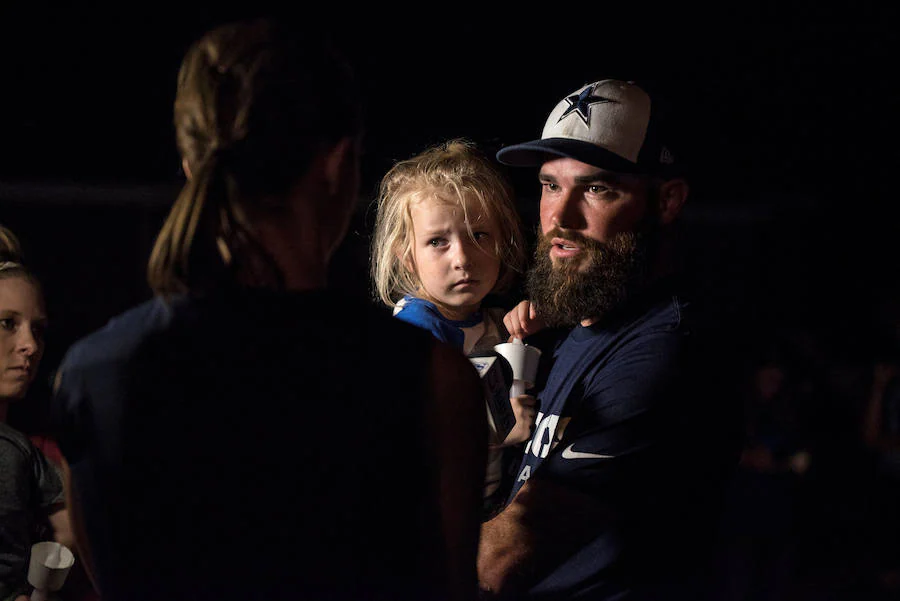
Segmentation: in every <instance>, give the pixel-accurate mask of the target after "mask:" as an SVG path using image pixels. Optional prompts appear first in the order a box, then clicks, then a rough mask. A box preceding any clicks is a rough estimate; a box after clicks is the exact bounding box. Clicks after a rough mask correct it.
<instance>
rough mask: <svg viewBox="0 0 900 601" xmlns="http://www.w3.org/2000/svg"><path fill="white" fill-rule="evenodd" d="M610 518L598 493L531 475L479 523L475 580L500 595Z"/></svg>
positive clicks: (545, 569)
mask: <svg viewBox="0 0 900 601" xmlns="http://www.w3.org/2000/svg"><path fill="white" fill-rule="evenodd" d="M607 524H608V509H606V508H604V506H603V505H602V504H601V503H599V502H598V501H597V500H596V499H594V498H593V497H591V496H588V495H586V494H584V493H581V492H578V491H575V490H572V489H571V488H569V487H566V486H564V485H562V484H558V483H555V482H551V481H547V480H529V481H528V482H526V483H525V485H524V486H522V488H521V490H519V492H518V494H517V495H516V497H515V498H514V499H513V500H512V502H510V504H509V505H508V506H507V507H506V508H505V509H504V510H503V511H502V512H500V513H499V514H498V515H497V516H495V517H494V518H493V519H491V520H488V521H487V522H485V523H484V524H482V526H481V540H480V544H479V549H478V581H479V585H480V586H481V588H482V589H483V590H486V591H489V592H491V593H493V594H495V595H497V596H499V597H501V598H503V597H510V596H512V597H514V596H515V595H516V594H517V593H519V592H521V591H523V590H527V589H528V588H529V587H530V586H531V585H533V584H535V583H536V582H537V581H538V580H539V579H541V578H543V577H544V576H546V575H547V574H548V573H549V572H550V571H551V570H552V569H553V568H554V567H555V566H556V565H558V564H559V563H560V562H561V561H563V560H564V558H565V557H568V556H570V555H571V554H573V553H574V552H576V551H577V550H578V549H580V548H581V547H582V546H583V545H584V544H587V543H588V542H589V541H590V540H591V539H592V538H594V537H595V536H596V535H597V533H598V532H599V531H600V530H601V529H602V528H603V527H604V526H605V525H607Z"/></svg>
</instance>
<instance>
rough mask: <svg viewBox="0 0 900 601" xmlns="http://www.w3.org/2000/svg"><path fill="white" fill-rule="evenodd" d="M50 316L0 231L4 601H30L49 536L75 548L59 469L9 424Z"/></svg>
mask: <svg viewBox="0 0 900 601" xmlns="http://www.w3.org/2000/svg"><path fill="white" fill-rule="evenodd" d="M46 327H47V313H46V310H45V305H44V296H43V293H42V291H41V286H40V284H39V283H38V281H37V279H36V278H35V277H34V275H33V274H32V273H31V271H29V270H28V268H27V267H25V264H24V263H23V260H22V253H21V248H20V246H19V241H18V239H17V238H16V236H15V235H14V234H13V233H12V232H11V231H10V230H8V229H7V228H5V227H3V226H0V599H2V600H3V601H7V600H12V599H16V600H17V601H21V600H23V599H27V598H28V597H27V594H28V593H30V592H31V585H29V584H28V581H27V580H26V575H27V573H28V557H29V554H30V552H31V545H33V544H34V543H36V542H39V541H40V540H43V539H44V537H42V536H41V532H42V530H45V528H44V527H45V526H46V525H47V524H49V527H50V530H52V536H53V539H54V540H56V542H58V543H61V544H63V545H65V546H67V547H69V548H73V547H74V541H73V539H72V535H71V529H70V527H69V516H68V513H67V512H66V509H65V503H64V501H65V498H64V495H63V487H62V481H61V480H60V477H59V474H58V473H57V471H56V468H54V467H53V465H52V464H51V463H50V462H49V461H48V460H47V457H45V456H44V454H43V453H42V452H41V451H40V450H38V449H37V448H36V447H35V446H34V444H32V442H31V441H30V440H29V439H28V437H27V436H26V435H25V434H23V433H21V432H19V431H18V430H16V429H14V428H12V427H10V426H9V425H8V424H7V423H6V417H7V413H8V411H9V406H10V404H11V403H15V402H17V401H19V400H21V399H23V398H24V397H25V395H26V394H27V393H28V389H29V388H30V387H31V383H32V382H33V381H34V377H35V375H36V374H37V371H38V367H39V366H40V363H41V357H42V356H43V354H44V330H45V329H46Z"/></svg>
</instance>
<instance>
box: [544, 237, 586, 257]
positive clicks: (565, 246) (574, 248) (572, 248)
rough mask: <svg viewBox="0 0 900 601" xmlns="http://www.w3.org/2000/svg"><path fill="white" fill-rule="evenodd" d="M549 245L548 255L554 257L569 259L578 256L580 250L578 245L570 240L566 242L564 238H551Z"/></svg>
mask: <svg viewBox="0 0 900 601" xmlns="http://www.w3.org/2000/svg"><path fill="white" fill-rule="evenodd" d="M551 244H552V246H551V252H550V254H551V255H552V256H556V257H570V256H573V255H576V254H578V253H579V252H581V250H582V248H581V246H580V245H578V244H576V243H574V242H572V241H571V240H566V239H565V238H553V240H551Z"/></svg>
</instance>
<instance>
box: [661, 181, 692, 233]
mask: <svg viewBox="0 0 900 601" xmlns="http://www.w3.org/2000/svg"><path fill="white" fill-rule="evenodd" d="M689 191H690V189H689V187H688V183H687V181H685V180H684V179H682V178H680V177H676V178H675V179H670V180H667V181H665V182H663V183H662V185H660V187H659V219H660V222H661V223H662V224H663V225H668V224H670V223H672V222H673V221H675V218H676V217H677V216H678V214H679V213H680V212H681V207H683V206H684V201H685V200H687V197H688V192H689Z"/></svg>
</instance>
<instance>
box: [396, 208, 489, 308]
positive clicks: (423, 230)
mask: <svg viewBox="0 0 900 601" xmlns="http://www.w3.org/2000/svg"><path fill="white" fill-rule="evenodd" d="M411 214H412V222H413V260H414V261H415V269H416V273H417V274H418V276H419V281H420V282H421V289H420V290H419V294H420V296H421V297H422V298H424V299H426V300H430V301H431V302H433V303H434V304H435V305H437V308H438V310H440V312H441V313H442V314H443V315H444V317H446V318H448V319H453V320H463V319H468V318H469V317H471V316H472V314H473V313H475V312H476V311H477V310H478V309H479V308H480V307H481V301H482V299H484V297H485V296H486V295H487V294H488V293H489V292H490V291H491V290H492V289H493V288H494V285H495V284H496V283H497V278H498V277H499V275H500V259H499V258H498V257H497V256H496V255H495V254H494V252H493V249H494V243H495V241H496V240H497V236H498V231H499V228H498V227H497V225H496V224H495V223H491V222H488V221H487V220H486V219H484V218H483V217H482V216H481V215H480V214H479V213H478V212H475V213H473V212H471V211H470V212H469V218H470V219H475V220H476V221H474V222H472V223H471V228H472V232H473V233H474V235H475V236H474V237H475V240H472V237H471V236H470V235H469V228H468V227H467V224H466V220H465V215H464V212H463V208H462V207H461V206H460V205H459V204H457V203H448V202H445V201H443V200H441V199H438V198H435V197H434V196H429V197H426V198H422V199H421V200H419V201H417V202H415V203H414V204H413V205H412V207H411Z"/></svg>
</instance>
